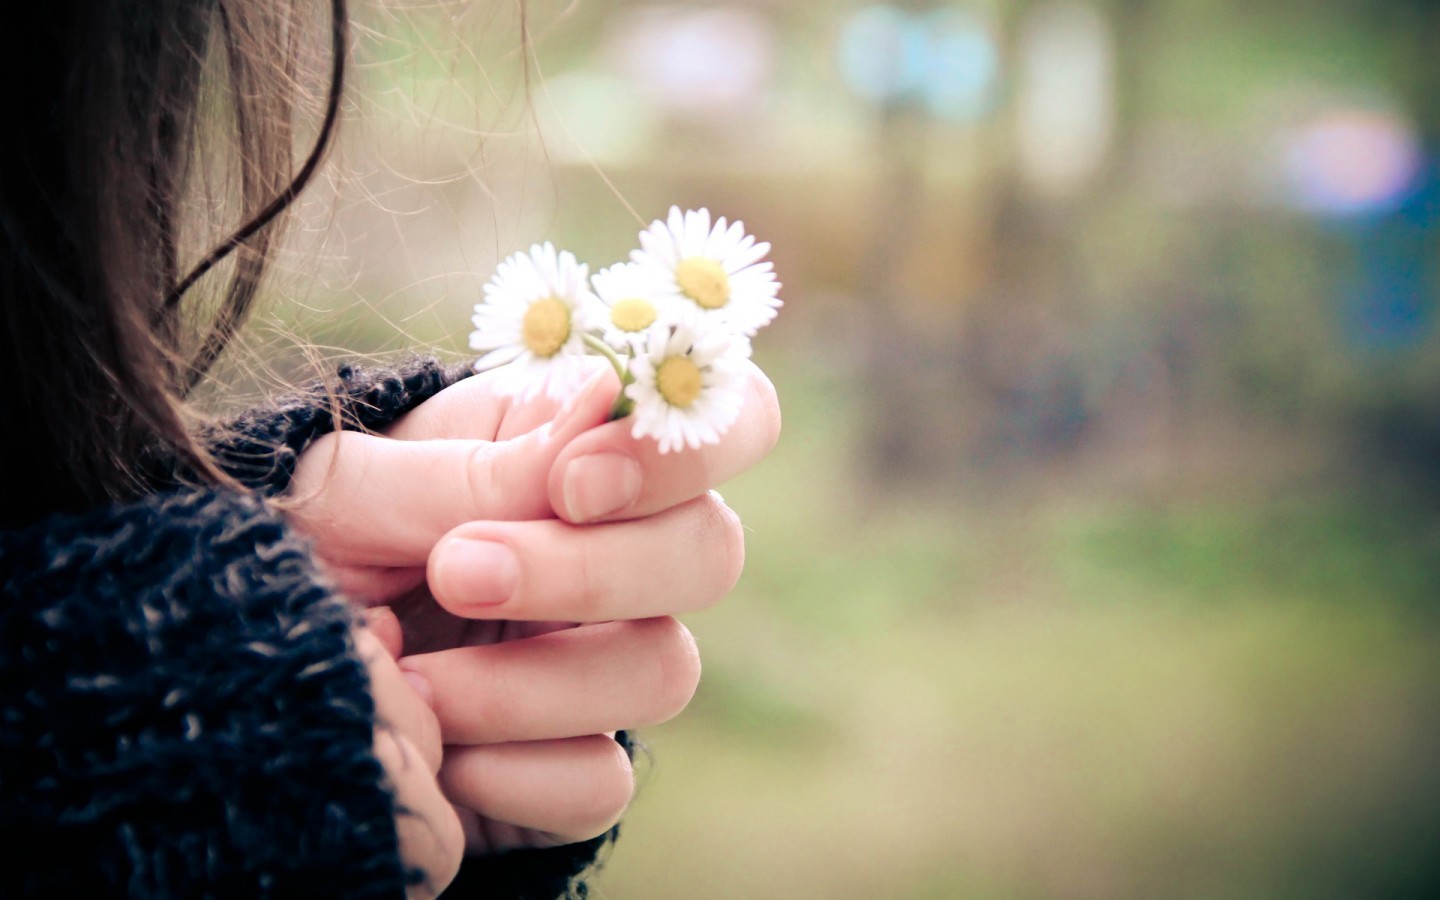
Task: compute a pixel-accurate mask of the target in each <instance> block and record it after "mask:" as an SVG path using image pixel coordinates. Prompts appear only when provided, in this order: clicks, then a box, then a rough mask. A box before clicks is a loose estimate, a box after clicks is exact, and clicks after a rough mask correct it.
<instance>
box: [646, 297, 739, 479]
mask: <svg viewBox="0 0 1440 900" xmlns="http://www.w3.org/2000/svg"><path fill="white" fill-rule="evenodd" d="M734 346H735V344H734V341H733V340H732V339H731V337H730V336H728V335H726V334H725V333H724V332H723V331H719V330H717V329H715V328H714V327H707V323H706V322H705V320H704V319H703V318H702V317H698V316H691V317H688V318H686V319H685V320H683V321H682V322H681V323H680V324H679V325H676V326H675V327H673V328H666V327H663V326H657V327H654V328H652V329H651V330H650V332H649V334H648V335H647V338H646V344H645V347H644V349H643V352H640V353H637V354H636V356H635V358H634V359H633V360H631V362H630V374H631V376H632V377H634V379H635V382H634V383H633V384H631V385H629V386H628V387H626V388H625V395H626V396H627V397H629V398H630V399H631V400H633V401H634V403H635V411H634V416H635V425H634V427H633V428H632V429H631V434H633V435H634V436H635V437H637V438H640V437H645V436H647V435H648V436H650V437H653V438H655V440H656V441H658V442H659V444H660V452H661V453H669V452H670V451H671V450H680V449H682V448H684V447H692V448H697V449H698V448H699V447H701V446H702V445H704V444H715V443H719V441H720V436H721V435H722V434H724V433H725V431H726V429H728V428H729V427H730V426H731V425H732V424H733V423H734V422H735V419H736V417H737V416H739V414H740V408H741V406H742V405H743V404H744V402H745V396H744V391H745V368H744V362H743V357H741V356H740V355H739V354H737V353H736V352H734Z"/></svg>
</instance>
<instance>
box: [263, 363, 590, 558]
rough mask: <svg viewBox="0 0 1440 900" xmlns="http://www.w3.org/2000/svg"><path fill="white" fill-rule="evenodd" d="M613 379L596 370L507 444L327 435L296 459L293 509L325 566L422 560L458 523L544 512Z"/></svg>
mask: <svg viewBox="0 0 1440 900" xmlns="http://www.w3.org/2000/svg"><path fill="white" fill-rule="evenodd" d="M616 385H617V380H616V377H615V375H614V373H613V372H609V374H608V375H607V374H606V373H603V372H602V373H600V374H599V375H598V376H597V377H596V378H595V379H594V380H593V381H591V382H590V383H589V384H587V385H586V386H585V387H584V388H583V389H582V390H581V391H580V392H579V393H578V394H577V395H576V396H575V397H573V398H571V401H570V402H569V403H567V405H566V408H565V409H564V410H562V411H561V413H560V414H559V415H558V416H557V417H556V419H555V420H554V421H553V422H551V423H550V424H549V425H548V426H546V427H542V428H539V429H537V430H535V431H532V432H530V433H529V434H526V435H523V436H521V437H519V438H516V439H515V440H512V441H502V442H499V443H490V442H486V441H466V440H448V441H400V440H394V439H392V438H384V437H376V436H374V435H367V434H360V433H358V432H343V433H339V434H329V435H326V436H325V437H323V438H321V439H320V440H319V441H317V442H316V444H315V446H314V447H312V448H311V449H310V450H309V451H307V452H306V453H305V454H303V455H302V456H301V458H300V465H299V467H298V468H297V470H296V473H295V495H296V496H297V497H298V498H300V499H299V501H298V502H297V503H296V505H295V506H294V507H292V509H291V510H290V515H291V517H292V518H293V520H294V521H295V522H296V525H297V526H298V527H299V528H300V529H301V530H302V531H303V532H305V533H307V534H309V535H311V537H312V538H314V539H315V540H316V542H317V543H318V544H319V545H320V546H321V547H323V548H324V551H325V557H326V559H327V560H328V561H329V562H330V563H332V564H339V565H344V564H347V563H362V564H364V565H366V566H379V567H386V566H391V567H405V566H414V565H419V564H422V563H423V562H424V560H425V558H426V556H427V555H428V554H429V550H430V548H431V547H432V546H433V545H434V543H435V541H436V539H438V538H439V537H440V536H441V535H442V534H444V533H445V532H447V531H449V530H450V529H451V528H453V527H454V526H456V525H458V524H460V523H461V522H466V521H470V520H472V519H536V518H545V517H549V516H550V515H552V513H551V510H550V502H549V499H548V497H547V495H546V487H545V483H546V478H547V477H548V473H549V470H550V468H551V467H552V465H553V463H554V460H555V458H556V456H557V455H558V454H559V453H560V452H561V450H562V449H563V448H564V447H565V445H566V444H567V443H569V442H570V441H572V440H573V439H574V438H575V437H576V436H577V435H579V434H581V433H582V432H584V431H586V430H587V429H589V428H592V427H593V426H595V425H597V424H599V423H601V422H604V421H605V419H606V418H607V417H608V416H609V411H610V404H611V402H612V401H613V398H614V396H615V390H616Z"/></svg>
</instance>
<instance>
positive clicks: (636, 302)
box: [590, 263, 684, 353]
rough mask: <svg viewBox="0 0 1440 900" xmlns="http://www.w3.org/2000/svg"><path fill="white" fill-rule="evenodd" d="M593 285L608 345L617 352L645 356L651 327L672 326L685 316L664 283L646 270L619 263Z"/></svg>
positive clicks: (594, 279) (607, 270)
mask: <svg viewBox="0 0 1440 900" xmlns="http://www.w3.org/2000/svg"><path fill="white" fill-rule="evenodd" d="M590 282H591V284H592V285H593V286H594V288H595V294H596V296H598V297H599V298H600V303H601V305H602V306H603V307H604V309H603V314H604V316H605V320H604V324H603V325H602V326H601V327H603V328H604V329H605V334H604V339H605V343H607V344H609V345H610V346H611V347H614V348H615V349H616V350H624V349H626V348H631V349H633V350H634V351H635V352H636V353H640V352H643V351H644V348H645V340H646V332H648V331H649V330H650V328H651V326H653V325H655V324H656V323H660V324H667V325H668V324H672V323H673V322H674V321H675V320H676V319H677V317H678V316H680V315H681V314H682V313H683V312H684V307H682V306H681V305H680V301H678V300H677V299H676V298H675V297H674V296H673V295H672V292H671V291H669V290H667V288H666V286H665V284H664V282H663V281H662V280H660V279H658V278H656V277H655V273H654V271H653V270H651V269H648V268H645V267H644V266H637V265H635V264H634V263H619V264H617V265H613V266H611V267H610V268H608V269H601V270H600V271H599V272H596V273H595V276H594V277H593V278H591V279H590Z"/></svg>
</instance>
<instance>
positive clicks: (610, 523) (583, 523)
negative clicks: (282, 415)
mask: <svg viewBox="0 0 1440 900" xmlns="http://www.w3.org/2000/svg"><path fill="white" fill-rule="evenodd" d="M618 389H619V385H618V382H617V380H616V378H615V376H614V375H613V373H609V372H608V370H607V371H603V372H597V373H596V375H595V376H594V377H593V378H592V380H591V381H590V382H588V383H587V384H586V385H585V387H584V388H582V389H581V390H580V391H578V392H577V393H576V394H575V395H574V396H573V397H571V398H570V399H569V400H568V401H567V402H565V403H564V404H563V405H561V404H556V403H555V402H554V401H550V400H548V399H545V398H543V397H542V398H537V399H536V400H533V401H530V402H526V403H517V402H513V401H510V400H507V399H505V398H502V397H500V396H498V395H496V394H495V393H494V392H493V390H492V389H491V385H490V383H489V380H488V379H486V378H485V377H484V376H477V377H475V378H471V379H468V380H466V381H462V382H460V383H459V384H457V385H455V386H452V387H451V388H449V389H447V390H446V391H443V392H441V393H440V394H439V395H437V396H436V397H434V398H432V399H431V400H429V401H428V402H426V403H425V404H423V405H422V406H421V407H419V408H418V409H417V410H415V411H414V412H412V413H411V414H409V415H408V416H406V417H405V418H404V419H402V420H401V421H400V422H399V423H397V424H396V425H395V426H394V427H393V428H392V429H391V431H390V432H389V433H388V434H387V435H385V436H370V435H361V434H355V433H345V434H338V435H332V436H330V437H329V438H326V439H325V440H323V441H321V442H319V443H318V444H317V445H316V446H315V447H313V448H312V449H311V450H310V451H308V452H307V453H306V454H305V455H304V456H303V457H302V459H301V464H300V468H299V470H298V471H297V475H296V485H295V494H296V496H297V497H298V498H299V502H298V504H297V505H296V506H295V508H294V509H293V510H292V513H291V514H292V516H293V517H294V519H295V520H296V522H297V524H298V526H299V527H300V528H301V529H302V530H304V531H306V532H307V533H309V534H310V535H311V536H312V538H313V539H314V541H315V544H316V551H317V555H318V556H319V557H320V558H321V559H322V561H324V562H325V563H326V565H327V566H328V568H330V570H331V571H332V572H334V573H335V575H336V577H337V579H338V580H339V581H340V582H341V584H342V586H343V587H344V588H345V590H346V591H347V592H348V593H349V594H350V595H351V596H352V597H355V598H357V599H359V600H361V601H362V602H365V603H367V604H371V605H375V604H388V605H391V606H392V607H393V608H394V610H395V612H396V613H397V614H398V616H399V618H400V620H401V622H402V623H403V627H404V641H405V652H406V654H407V656H406V657H405V658H404V659H403V660H402V662H401V665H402V666H403V667H404V668H405V669H406V670H407V671H408V672H409V673H410V674H411V677H412V679H413V680H414V681H415V682H416V683H418V684H421V685H423V686H425V687H424V689H423V692H424V693H425V694H426V695H427V699H428V700H429V702H430V704H431V705H432V706H433V708H434V710H435V714H436V716H437V719H438V723H439V727H440V729H441V733H442V737H443V740H444V742H445V744H446V745H447V747H446V752H445V758H444V761H443V763H442V766H441V769H440V773H439V775H440V783H441V785H442V787H443V788H444V789H445V792H446V794H447V796H449V797H450V799H451V800H452V801H453V802H454V803H455V804H456V806H457V807H458V808H460V810H461V818H462V821H463V822H464V825H465V830H466V836H467V843H468V845H469V848H470V850H471V851H472V852H477V851H483V850H489V849H504V848H508V847H514V846H543V845H549V844H556V843H568V842H572V841H576V840H583V839H586V838H589V837H593V836H595V835H597V834H600V833H603V832H604V831H605V830H607V829H608V828H609V827H610V826H611V825H612V824H613V823H614V822H615V821H616V820H617V819H618V817H619V815H620V813H621V812H622V811H623V810H624V808H625V806H626V805H627V804H628V802H629V799H630V792H631V788H632V782H633V775H632V773H631V769H630V763H629V760H628V758H627V757H626V756H625V754H624V752H623V751H622V750H621V748H620V747H619V745H618V744H616V743H615V742H614V741H613V740H612V739H611V738H610V737H608V734H609V733H611V732H614V731H616V730H619V729H622V728H632V727H640V726H644V725H648V724H653V723H657V722H660V721H664V720H665V719H668V718H670V717H671V716H673V715H675V714H676V713H678V712H679V711H680V710H681V709H682V708H683V707H684V706H685V705H686V703H688V701H689V699H690V697H691V695H692V694H693V692H694V689H695V687H696V684H697V682H698V678H699V659H698V655H697V654H696V650H695V645H694V641H693V639H691V637H690V635H689V632H688V631H686V630H685V628H684V627H683V626H682V625H680V624H679V623H678V622H676V621H675V620H674V619H673V618H671V616H673V615H675V614H678V613H683V612H687V611H691V610H696V609H700V608H703V607H705V606H708V605H710V604H712V603H714V602H715V601H717V600H719V599H720V598H721V597H723V596H724V595H725V594H726V593H728V591H729V590H730V588H731V587H732V586H733V585H734V583H735V580H736V578H737V577H738V576H739V573H740V569H741V566H742V564H743V558H744V541H743V534H742V532H741V529H740V524H739V520H738V518H737V517H736V516H735V515H734V513H733V512H732V511H730V510H729V509H728V508H727V507H726V506H725V505H724V503H723V502H722V501H721V500H720V499H719V497H718V496H716V495H714V494H713V493H712V492H711V490H710V489H711V488H712V487H713V486H715V485H716V484H719V483H720V482H722V481H724V480H725V479H727V478H729V477H730V476H732V475H734V474H737V473H738V472H740V471H743V470H744V469H746V468H748V467H749V466H751V465H753V464H754V463H755V462H756V461H758V460H759V459H760V458H762V457H763V456H764V455H765V454H766V453H767V452H768V451H769V449H770V447H771V446H772V445H773V444H774V442H775V440H776V438H777V436H778V433H779V427H780V420H779V410H778V404H777V402H776V399H775V393H774V389H773V387H772V386H771V385H770V383H769V381H768V380H766V379H765V377H764V375H763V374H761V373H760V372H759V370H758V369H753V370H752V373H751V384H750V392H749V397H748V400H747V403H746V407H745V409H744V411H743V412H742V414H741V418H740V420H739V421H738V422H737V423H736V425H735V426H734V427H733V428H732V429H731V430H730V431H729V432H728V433H727V434H726V436H725V437H724V439H723V440H722V442H721V443H720V444H718V445H714V446H708V447H705V448H703V449H700V450H687V451H684V452H681V453H671V454H660V453H659V452H658V450H657V448H656V445H655V443H654V442H653V441H651V440H648V439H639V440H637V439H635V438H632V437H631V436H630V423H629V422H628V421H623V420H622V421H619V422H607V421H606V420H607V418H608V414H609V410H610V406H611V403H612V401H613V399H614V396H615V392H616V391H617V390H618ZM576 623H585V624H584V625H583V627H570V626H572V625H574V624H576Z"/></svg>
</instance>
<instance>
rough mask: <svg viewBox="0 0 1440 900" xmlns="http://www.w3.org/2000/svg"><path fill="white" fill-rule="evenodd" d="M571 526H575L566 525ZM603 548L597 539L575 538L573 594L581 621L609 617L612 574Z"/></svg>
mask: <svg viewBox="0 0 1440 900" xmlns="http://www.w3.org/2000/svg"><path fill="white" fill-rule="evenodd" d="M565 527H566V529H567V530H569V529H573V528H575V526H565ZM608 562H609V560H608V559H607V558H606V556H605V554H604V551H603V549H602V548H601V547H600V546H598V544H597V542H596V541H589V540H579V541H576V542H575V558H574V565H573V567H572V568H571V570H570V575H571V577H572V578H573V581H572V582H571V589H570V591H569V593H570V595H571V596H572V597H573V598H574V600H573V602H574V604H575V607H576V612H577V614H578V617H579V619H580V620H581V621H585V622H590V621H596V620H599V619H604V618H606V615H605V611H606V609H607V608H608V607H609V605H610V604H609V603H608V598H609V587H610V582H611V577H609V576H607V574H606V573H607V563H608Z"/></svg>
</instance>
